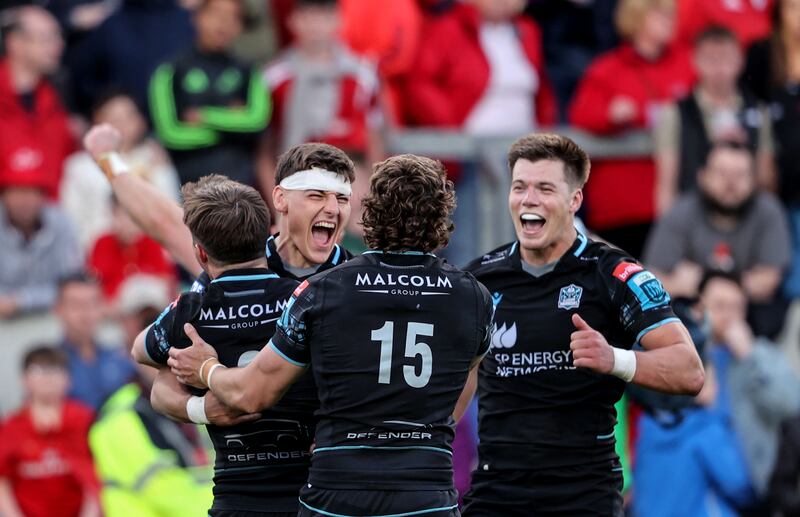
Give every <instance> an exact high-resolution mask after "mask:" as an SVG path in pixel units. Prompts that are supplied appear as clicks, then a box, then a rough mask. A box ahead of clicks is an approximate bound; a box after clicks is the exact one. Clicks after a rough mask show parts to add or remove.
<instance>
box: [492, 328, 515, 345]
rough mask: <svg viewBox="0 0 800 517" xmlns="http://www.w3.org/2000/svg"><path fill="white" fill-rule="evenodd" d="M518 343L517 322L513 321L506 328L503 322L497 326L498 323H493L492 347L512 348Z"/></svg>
mask: <svg viewBox="0 0 800 517" xmlns="http://www.w3.org/2000/svg"><path fill="white" fill-rule="evenodd" d="M516 344H517V324H516V323H512V324H511V326H510V327H508V328H506V324H505V323H503V324H502V325H501V326H500V328H497V323H495V324H494V325H492V348H511V347H513V346H514V345H516Z"/></svg>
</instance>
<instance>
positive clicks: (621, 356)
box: [611, 347, 636, 382]
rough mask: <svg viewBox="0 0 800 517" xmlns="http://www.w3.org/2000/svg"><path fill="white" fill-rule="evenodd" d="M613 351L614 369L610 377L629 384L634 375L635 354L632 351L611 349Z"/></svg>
mask: <svg viewBox="0 0 800 517" xmlns="http://www.w3.org/2000/svg"><path fill="white" fill-rule="evenodd" d="M611 350H613V351H614V368H613V369H612V370H611V375H613V376H614V377H619V378H620V379H622V380H623V381H625V382H631V381H632V380H633V375H634V374H635V373H636V353H635V352H634V351H633V350H623V349H622V348H616V347H611Z"/></svg>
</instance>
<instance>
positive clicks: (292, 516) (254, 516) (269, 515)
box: [208, 510, 297, 517]
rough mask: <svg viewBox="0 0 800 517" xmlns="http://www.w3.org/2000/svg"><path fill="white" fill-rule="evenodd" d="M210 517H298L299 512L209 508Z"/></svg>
mask: <svg viewBox="0 0 800 517" xmlns="http://www.w3.org/2000/svg"><path fill="white" fill-rule="evenodd" d="M208 517H297V512H243V511H239V510H209V511H208Z"/></svg>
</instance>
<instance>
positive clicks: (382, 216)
mask: <svg viewBox="0 0 800 517" xmlns="http://www.w3.org/2000/svg"><path fill="white" fill-rule="evenodd" d="M362 206H363V208H364V213H363V216H362V220H363V225H364V242H366V243H367V245H368V246H369V247H370V248H373V249H380V250H386V251H408V250H416V251H424V252H431V251H434V250H437V249H439V248H442V247H444V246H446V245H447V243H448V242H449V240H450V234H451V233H452V232H453V229H454V226H453V222H452V221H451V220H450V216H451V214H452V213H453V210H454V209H455V206H456V198H455V189H454V188H453V182H452V181H450V180H449V179H447V173H446V172H445V169H444V166H443V165H442V163H441V162H439V161H436V160H432V159H430V158H425V157H423V156H415V155H413V154H403V155H400V156H394V157H392V158H389V159H387V160H384V161H382V162H380V163H378V164H376V165H375V173H374V174H373V175H372V180H371V182H370V188H369V194H367V196H366V197H364V199H363V201H362Z"/></svg>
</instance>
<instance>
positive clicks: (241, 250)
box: [181, 174, 270, 265]
mask: <svg viewBox="0 0 800 517" xmlns="http://www.w3.org/2000/svg"><path fill="white" fill-rule="evenodd" d="M181 193H182V194H183V222H184V223H185V224H186V226H187V227H188V228H189V231H190V232H191V233H192V238H194V240H195V242H197V243H198V244H200V245H201V246H203V248H204V249H205V250H206V252H207V253H208V256H209V258H210V259H211V260H212V261H214V262H216V263H217V264H219V265H227V264H238V263H240V262H248V261H250V260H255V259H257V258H259V257H263V256H264V248H265V246H266V244H267V238H268V237H269V226H270V220H269V211H268V210H267V205H266V203H264V200H263V199H262V198H261V195H260V194H259V193H258V192H256V190H255V189H254V188H253V187H249V186H247V185H243V184H242V183H239V182H237V181H233V180H232V179H229V178H227V177H225V176H222V175H220V174H210V175H208V176H203V177H202V178H200V179H199V180H197V181H196V182H191V183H187V184H185V185H184V186H183V188H182V189H181Z"/></svg>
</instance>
